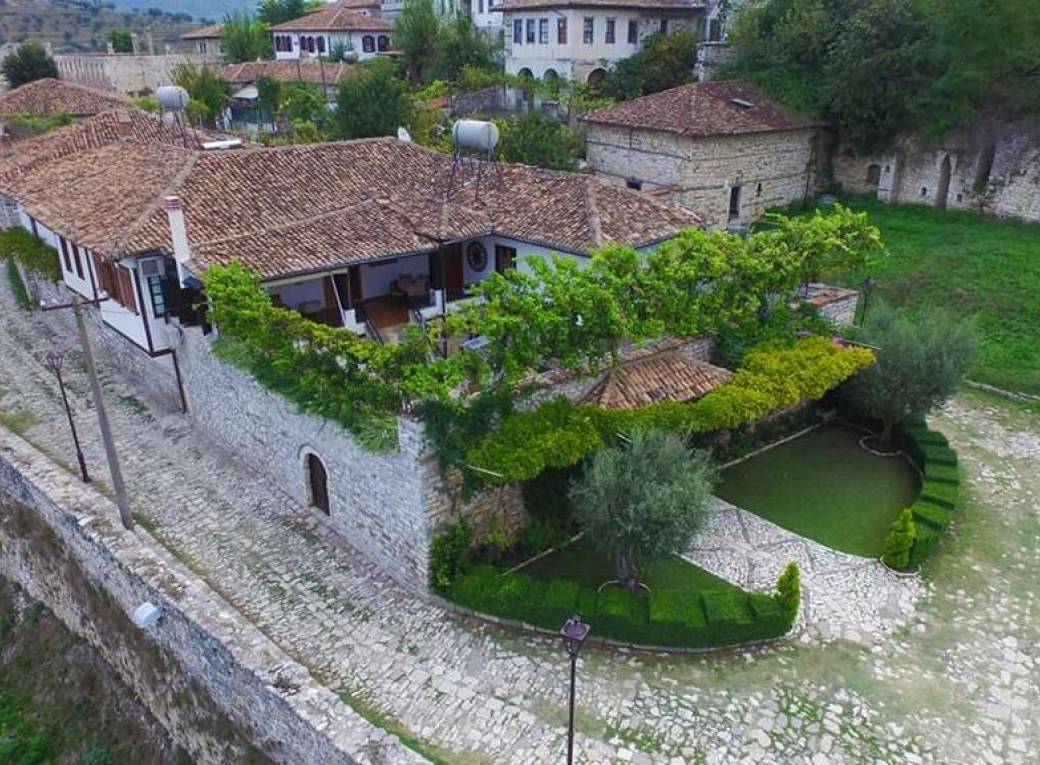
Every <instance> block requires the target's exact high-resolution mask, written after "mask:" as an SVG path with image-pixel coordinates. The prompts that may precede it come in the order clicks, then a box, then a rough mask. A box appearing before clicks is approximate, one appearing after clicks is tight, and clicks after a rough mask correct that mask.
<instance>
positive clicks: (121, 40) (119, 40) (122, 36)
mask: <svg viewBox="0 0 1040 765" xmlns="http://www.w3.org/2000/svg"><path fill="white" fill-rule="evenodd" d="M108 41H109V42H110V43H111V44H112V50H113V51H114V52H116V53H133V52H134V36H133V35H132V34H131V33H130V30H129V29H113V30H112V31H111V32H109V33H108Z"/></svg>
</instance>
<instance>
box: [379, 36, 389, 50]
mask: <svg viewBox="0 0 1040 765" xmlns="http://www.w3.org/2000/svg"><path fill="white" fill-rule="evenodd" d="M376 47H377V48H378V49H379V52H380V53H386V52H387V51H388V50H390V37H389V36H387V35H379V37H378V38H377V39H376Z"/></svg>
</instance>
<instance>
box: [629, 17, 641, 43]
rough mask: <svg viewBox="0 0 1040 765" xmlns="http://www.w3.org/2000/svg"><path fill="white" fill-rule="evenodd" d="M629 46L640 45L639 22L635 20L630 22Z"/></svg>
mask: <svg viewBox="0 0 1040 765" xmlns="http://www.w3.org/2000/svg"><path fill="white" fill-rule="evenodd" d="M628 44H629V45H638V44H639V22H638V21H636V20H635V19H629V20H628Z"/></svg>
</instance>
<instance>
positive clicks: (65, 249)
mask: <svg viewBox="0 0 1040 765" xmlns="http://www.w3.org/2000/svg"><path fill="white" fill-rule="evenodd" d="M59 241H60V242H61V257H62V259H63V260H64V261H65V270H66V271H68V272H69V273H70V274H71V273H72V258H71V257H70V256H69V243H68V242H66V241H65V237H62V238H61V239H60V240H59Z"/></svg>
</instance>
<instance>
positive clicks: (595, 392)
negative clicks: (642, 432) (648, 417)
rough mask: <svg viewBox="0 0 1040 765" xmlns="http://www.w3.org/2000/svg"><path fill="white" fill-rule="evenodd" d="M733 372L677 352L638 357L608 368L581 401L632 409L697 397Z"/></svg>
mask: <svg viewBox="0 0 1040 765" xmlns="http://www.w3.org/2000/svg"><path fill="white" fill-rule="evenodd" d="M732 376H733V373H732V372H730V371H729V370H728V369H723V368H722V367H717V366H714V365H713V364H709V363H707V362H706V361H698V360H697V359H693V358H690V357H689V356H686V355H684V354H682V353H678V352H674V351H672V352H665V353H659V354H656V355H651V356H647V357H644V358H638V359H635V360H633V361H630V362H627V363H624V364H622V365H621V366H620V367H618V368H617V369H613V370H609V371H608V372H606V374H605V375H604V376H603V379H602V380H601V381H600V382H599V383H598V384H597V385H596V386H595V387H594V388H593V389H592V390H591V391H590V392H589V393H588V394H587V395H586V396H585V398H584V402H585V403H590V404H596V405H597V406H600V407H602V408H604V409H634V408H636V407H640V406H646V405H647V404H658V403H661V402H664V401H690V400H692V399H695V398H700V397H701V396H704V395H706V394H708V393H710V392H711V391H713V390H715V388H717V387H719V386H720V385H722V384H723V383H726V382H728V381H729V379H730V378H731V377H732Z"/></svg>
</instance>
